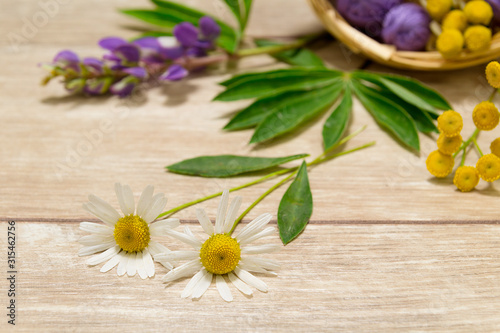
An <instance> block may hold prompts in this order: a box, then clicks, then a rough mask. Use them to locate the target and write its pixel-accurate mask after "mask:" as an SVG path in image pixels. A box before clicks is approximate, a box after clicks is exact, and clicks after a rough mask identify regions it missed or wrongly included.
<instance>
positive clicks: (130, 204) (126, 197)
mask: <svg viewBox="0 0 500 333" xmlns="http://www.w3.org/2000/svg"><path fill="white" fill-rule="evenodd" d="M129 190H130V187H129ZM115 192H116V198H117V199H118V203H119V204H120V209H121V210H122V212H123V214H124V215H125V216H126V215H130V214H134V211H135V203H134V196H133V195H132V196H131V197H130V195H131V194H132V191H131V190H130V192H129V191H125V186H122V184H120V183H116V184H115ZM131 199H132V200H131Z"/></svg>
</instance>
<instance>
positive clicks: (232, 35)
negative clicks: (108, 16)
mask: <svg viewBox="0 0 500 333" xmlns="http://www.w3.org/2000/svg"><path fill="white" fill-rule="evenodd" d="M152 2H153V3H154V4H155V5H157V6H158V8H157V9H125V10H121V12H122V13H123V14H126V15H129V16H132V17H134V18H136V19H139V20H141V21H144V22H147V23H150V24H153V25H156V26H159V27H162V28H163V29H165V30H166V31H168V32H171V31H172V29H173V28H174V26H175V25H177V24H179V23H181V22H190V23H192V24H194V25H198V21H199V19H200V18H201V17H203V16H207V15H208V14H206V13H203V12H200V11H198V10H195V9H192V8H189V7H186V6H182V5H180V4H177V3H173V2H170V1H162V0H152ZM215 21H216V22H217V24H218V25H219V26H220V27H221V35H220V36H219V38H217V45H219V46H220V47H222V48H223V49H225V50H226V51H228V52H231V53H233V52H234V51H235V50H236V48H237V47H238V44H239V42H240V33H239V31H237V30H234V29H233V28H231V27H230V26H228V25H227V24H225V23H224V22H222V21H220V20H215Z"/></svg>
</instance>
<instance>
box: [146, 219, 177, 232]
mask: <svg viewBox="0 0 500 333" xmlns="http://www.w3.org/2000/svg"><path fill="white" fill-rule="evenodd" d="M179 225H180V222H179V219H165V220H160V221H156V222H153V223H151V225H150V226H149V231H150V232H151V235H153V233H155V235H154V236H163V229H164V228H168V229H174V228H177V227H178V226H179Z"/></svg>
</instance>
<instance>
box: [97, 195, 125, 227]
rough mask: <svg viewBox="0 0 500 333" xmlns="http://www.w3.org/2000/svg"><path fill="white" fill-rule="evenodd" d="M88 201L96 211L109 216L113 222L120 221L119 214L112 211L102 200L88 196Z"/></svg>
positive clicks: (114, 210)
mask: <svg viewBox="0 0 500 333" xmlns="http://www.w3.org/2000/svg"><path fill="white" fill-rule="evenodd" d="M89 201H90V203H92V204H93V205H94V206H95V207H96V208H97V209H98V210H100V211H102V212H103V213H104V214H106V215H108V216H110V217H111V218H112V219H113V220H114V222H115V223H116V221H118V220H119V219H120V217H121V216H120V214H118V212H117V211H116V209H114V208H113V207H112V206H111V205H110V204H109V203H107V202H106V201H104V200H102V199H101V198H99V197H98V196H96V195H93V194H91V195H89Z"/></svg>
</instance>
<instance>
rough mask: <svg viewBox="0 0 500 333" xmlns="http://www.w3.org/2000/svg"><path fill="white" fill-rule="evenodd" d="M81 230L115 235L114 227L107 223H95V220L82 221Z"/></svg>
mask: <svg viewBox="0 0 500 333" xmlns="http://www.w3.org/2000/svg"><path fill="white" fill-rule="evenodd" d="M80 230H83V231H87V232H90V233H93V234H99V235H106V236H107V235H113V228H110V227H109V226H107V225H105V224H99V223H93V222H82V223H80Z"/></svg>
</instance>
